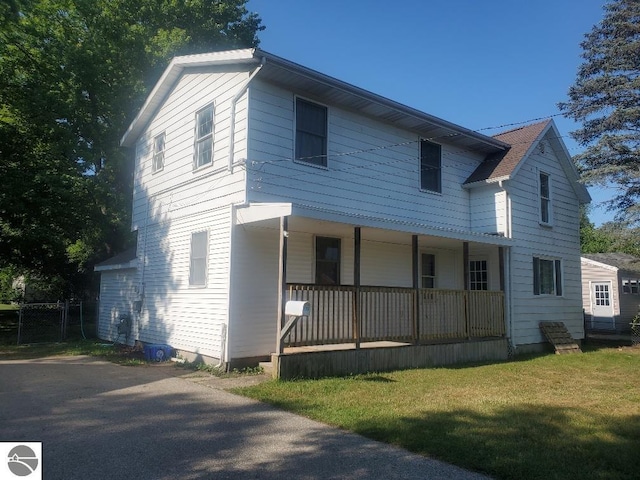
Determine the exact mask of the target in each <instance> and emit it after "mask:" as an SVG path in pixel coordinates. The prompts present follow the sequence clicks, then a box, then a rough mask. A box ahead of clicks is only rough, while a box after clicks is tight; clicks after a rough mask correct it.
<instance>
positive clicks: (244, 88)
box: [228, 57, 267, 173]
mask: <svg viewBox="0 0 640 480" xmlns="http://www.w3.org/2000/svg"><path fill="white" fill-rule="evenodd" d="M266 62H267V59H266V58H265V57H262V59H261V60H260V65H258V66H257V67H256V68H255V70H253V72H251V75H249V78H248V79H247V80H246V82H244V84H243V85H242V88H241V89H240V90H239V91H238V93H236V94H235V95H234V97H233V98H232V99H231V131H230V132H229V167H228V170H229V171H230V172H231V173H233V157H234V153H235V133H236V104H237V103H238V100H240V97H242V95H244V94H245V92H246V91H247V89H248V88H249V83H251V80H253V77H255V76H256V75H257V74H258V72H259V71H260V70H261V69H262V67H264V64H265V63H266Z"/></svg>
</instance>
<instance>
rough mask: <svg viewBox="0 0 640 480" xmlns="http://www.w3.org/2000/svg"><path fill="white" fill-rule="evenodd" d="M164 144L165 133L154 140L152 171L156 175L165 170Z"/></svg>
mask: <svg viewBox="0 0 640 480" xmlns="http://www.w3.org/2000/svg"><path fill="white" fill-rule="evenodd" d="M164 142H165V134H164V132H162V133H161V134H160V135H157V136H156V137H155V138H154V139H153V162H152V166H151V171H152V172H154V173H155V172H159V171H160V170H162V169H163V168H164Z"/></svg>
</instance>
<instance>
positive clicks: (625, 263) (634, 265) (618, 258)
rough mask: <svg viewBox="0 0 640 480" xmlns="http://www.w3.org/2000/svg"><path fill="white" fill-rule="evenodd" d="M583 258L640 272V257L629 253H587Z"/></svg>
mask: <svg viewBox="0 0 640 480" xmlns="http://www.w3.org/2000/svg"><path fill="white" fill-rule="evenodd" d="M582 257H583V258H586V259H589V260H593V261H596V262H599V263H604V264H605V265H610V266H612V267H616V268H618V269H620V270H625V271H628V272H635V273H638V274H640V258H638V257H635V256H633V255H630V254H628V253H585V254H583V255H582Z"/></svg>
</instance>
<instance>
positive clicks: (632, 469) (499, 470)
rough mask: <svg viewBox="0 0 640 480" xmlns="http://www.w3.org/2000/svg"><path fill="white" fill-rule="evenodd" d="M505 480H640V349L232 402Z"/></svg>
mask: <svg viewBox="0 0 640 480" xmlns="http://www.w3.org/2000/svg"><path fill="white" fill-rule="evenodd" d="M234 391H235V392H236V393H240V394H242V395H245V396H248V397H252V398H255V399H258V400H261V401H264V402H268V403H270V404H273V405H275V406H277V407H280V408H282V409H285V410H289V411H292V412H296V413H298V414H301V415H305V416H307V417H310V418H313V419H316V420H319V421H321V422H325V423H328V424H331V425H335V426H338V427H340V428H344V429H346V430H351V431H353V432H356V433H359V434H362V435H364V436H367V437H369V438H373V439H376V440H380V441H383V442H388V443H392V444H395V445H398V446H401V447H404V448H406V449H408V450H411V451H413V452H417V453H420V454H423V455H427V456H430V457H434V458H438V459H441V460H444V461H447V462H451V463H453V464H456V465H459V466H461V467H466V468H469V469H472V470H475V471H479V472H484V473H487V474H489V475H492V476H494V477H496V478H500V479H514V480H515V479H517V480H522V479H545V480H549V479H577V478H589V479H602V480H604V479H611V480H613V479H616V480H621V479H629V480H630V479H636V478H639V476H640V348H637V347H634V348H631V347H624V348H600V349H597V348H591V349H590V350H589V351H587V352H586V353H584V354H579V355H542V356H536V357H529V358H525V359H520V360H518V361H513V362H506V363H499V364H491V365H477V366H464V367H454V368H434V369H420V370H407V371H398V372H392V373H383V374H368V375H360V376H354V377H348V378H328V379H322V380H298V381H291V382H278V381H272V382H267V383H263V384H260V385H257V386H254V387H248V388H242V389H237V390H234Z"/></svg>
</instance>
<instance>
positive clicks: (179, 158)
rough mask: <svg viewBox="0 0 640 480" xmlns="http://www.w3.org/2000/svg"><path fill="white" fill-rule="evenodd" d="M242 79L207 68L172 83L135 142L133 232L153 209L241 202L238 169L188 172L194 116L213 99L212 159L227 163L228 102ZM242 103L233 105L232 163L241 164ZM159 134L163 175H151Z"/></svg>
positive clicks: (243, 75) (243, 151) (243, 146)
mask: <svg viewBox="0 0 640 480" xmlns="http://www.w3.org/2000/svg"><path fill="white" fill-rule="evenodd" d="M247 68H248V67H247ZM247 77H248V71H241V72H228V71H224V70H223V71H217V70H215V69H213V70H212V71H211V72H203V71H197V72H189V73H186V74H184V75H183V76H182V77H181V78H180V79H179V80H178V81H177V83H176V85H175V87H174V88H173V90H172V91H171V94H170V95H169V96H168V98H167V99H166V100H165V102H164V103H163V104H162V106H161V107H160V109H159V110H158V113H157V114H156V116H155V117H154V118H153V120H152V121H151V122H150V124H149V126H148V127H147V129H146V130H145V133H144V134H143V135H142V136H141V137H140V139H139V140H138V141H137V143H136V159H135V173H134V191H133V216H132V228H133V229H138V230H141V229H143V228H144V223H145V217H146V216H147V215H152V214H153V210H155V209H162V210H163V211H165V212H166V210H169V209H175V208H176V206H178V207H179V208H182V207H183V206H185V205H197V204H202V202H209V201H212V200H214V199H219V200H220V201H224V203H227V204H228V203H232V202H239V201H242V200H243V199H244V187H245V170H244V169H242V168H236V169H235V170H234V171H233V174H232V175H229V171H228V169H227V164H226V163H225V162H222V161H221V162H216V164H215V165H214V166H213V169H212V168H206V169H204V170H203V171H202V172H200V173H199V175H194V174H193V168H194V157H195V132H196V112H198V111H200V110H202V109H203V108H205V107H206V106H207V105H210V104H211V102H212V100H213V99H215V127H214V129H213V136H214V141H213V158H214V159H217V158H228V155H229V132H230V112H231V99H232V98H233V96H234V95H235V94H237V93H238V89H239V88H240V87H241V85H242V83H243V82H244V81H245V80H246V79H247ZM247 98H248V95H247V94H245V95H243V96H242V97H241V98H240V100H239V101H238V102H237V105H236V127H235V134H234V143H235V149H234V152H235V158H236V159H244V158H246V155H247V143H246V142H247V122H248V120H247ZM162 132H166V138H167V139H170V141H167V142H166V144H165V152H164V158H165V162H164V168H163V174H162V175H152V157H153V140H154V138H155V137H156V136H157V135H159V134H160V133H162ZM223 178H224V180H223ZM214 185H215V187H214ZM148 200H150V201H151V206H149V205H148ZM170 204H172V205H171V206H169V205H170ZM201 206H202V205H201Z"/></svg>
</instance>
